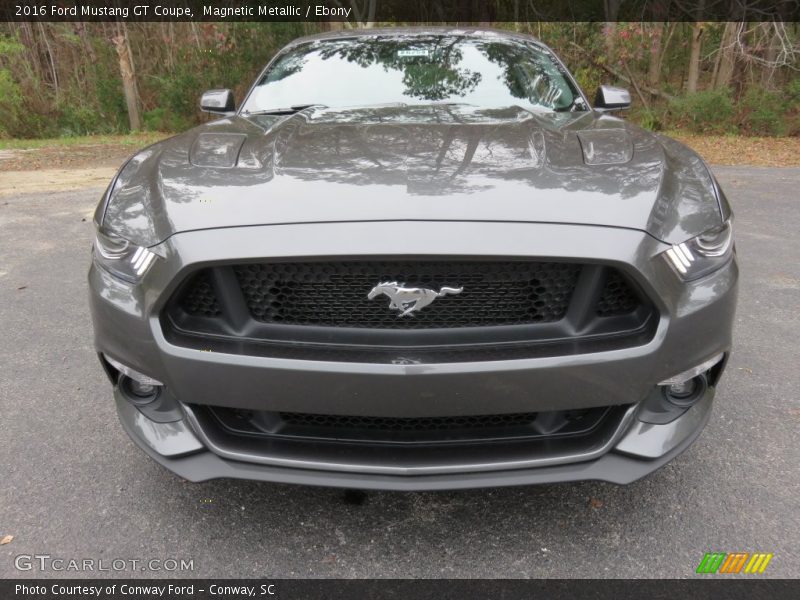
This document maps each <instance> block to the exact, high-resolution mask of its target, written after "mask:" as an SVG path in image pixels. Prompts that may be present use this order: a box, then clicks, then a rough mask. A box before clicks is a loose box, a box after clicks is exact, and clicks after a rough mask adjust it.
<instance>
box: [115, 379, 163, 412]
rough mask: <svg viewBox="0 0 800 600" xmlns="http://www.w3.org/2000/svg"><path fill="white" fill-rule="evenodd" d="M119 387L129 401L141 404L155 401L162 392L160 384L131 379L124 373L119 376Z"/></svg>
mask: <svg viewBox="0 0 800 600" xmlns="http://www.w3.org/2000/svg"><path fill="white" fill-rule="evenodd" d="M119 387H120V389H121V390H122V393H123V395H124V396H125V398H127V399H128V401H129V402H131V403H132V404H136V405H139V406H141V405H144V404H150V403H151V402H155V400H156V399H157V398H158V396H159V394H160V393H161V386H160V385H151V384H149V383H142V382H140V381H136V380H135V379H131V378H130V377H128V376H127V375H123V376H122V377H120V378H119Z"/></svg>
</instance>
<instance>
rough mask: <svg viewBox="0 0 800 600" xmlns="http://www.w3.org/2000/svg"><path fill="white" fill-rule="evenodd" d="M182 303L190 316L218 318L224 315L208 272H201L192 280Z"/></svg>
mask: <svg viewBox="0 0 800 600" xmlns="http://www.w3.org/2000/svg"><path fill="white" fill-rule="evenodd" d="M181 303H182V306H183V309H184V310H185V311H186V312H187V313H188V314H190V315H196V316H200V317H218V316H219V315H221V314H222V311H221V310H220V308H219V302H218V301H217V295H216V293H215V291H214V287H213V284H212V283H211V279H210V277H209V273H208V271H200V272H199V273H198V274H197V275H195V276H194V277H193V278H192V280H191V281H190V282H189V285H188V286H187V288H186V293H185V294H184V295H183V297H182V300H181Z"/></svg>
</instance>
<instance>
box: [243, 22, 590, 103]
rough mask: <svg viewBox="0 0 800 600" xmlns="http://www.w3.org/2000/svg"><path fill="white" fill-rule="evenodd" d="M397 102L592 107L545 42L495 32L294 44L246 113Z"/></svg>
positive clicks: (266, 77) (251, 98) (255, 93)
mask: <svg viewBox="0 0 800 600" xmlns="http://www.w3.org/2000/svg"><path fill="white" fill-rule="evenodd" d="M397 103H402V104H431V103H459V104H461V103H463V104H471V105H475V106H479V107H488V108H495V107H507V106H521V107H523V108H525V109H528V110H533V111H548V112H550V111H568V110H587V109H588V107H587V106H586V105H585V103H584V101H583V98H582V97H581V95H580V93H579V92H578V90H577V89H576V87H575V86H574V85H573V83H572V81H571V80H570V78H569V77H568V76H567V74H566V73H565V72H564V70H563V67H562V66H561V65H560V64H559V62H558V61H557V60H556V59H555V58H554V57H553V55H552V54H551V53H550V52H549V51H547V50H545V49H544V48H541V47H539V46H538V45H535V44H532V43H526V42H523V41H519V40H513V39H499V38H493V37H485V38H483V37H465V36H458V35H430V36H419V35H414V36H399V35H394V36H374V37H359V38H349V39H332V40H321V41H313V42H309V43H305V44H301V45H299V46H296V47H293V48H292V49H290V50H289V51H287V52H286V53H284V54H282V55H281V56H280V57H278V59H277V60H276V61H275V63H274V64H273V65H272V66H271V67H270V68H269V70H268V71H267V72H266V73H265V74H264V76H263V77H262V78H261V80H260V81H259V82H258V83H257V85H256V87H255V88H254V89H253V91H252V93H251V94H250V96H249V97H248V98H247V100H246V102H245V103H244V105H243V107H242V113H243V114H245V115H247V114H252V113H257V112H262V111H267V112H268V111H277V110H291V109H294V110H298V109H299V108H302V107H306V106H309V105H323V106H326V107H330V108H342V107H348V106H367V105H381V104H397Z"/></svg>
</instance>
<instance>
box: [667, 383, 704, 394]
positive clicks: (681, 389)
mask: <svg viewBox="0 0 800 600" xmlns="http://www.w3.org/2000/svg"><path fill="white" fill-rule="evenodd" d="M695 389H697V384H696V383H695V381H694V379H690V380H689V381H684V382H683V383H673V384H672V385H671V386H669V387H668V388H667V391H668V392H669V395H670V396H672V397H674V398H688V397H689V396H691V395H692V394H694V391H695Z"/></svg>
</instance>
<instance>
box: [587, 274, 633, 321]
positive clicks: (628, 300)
mask: <svg viewBox="0 0 800 600" xmlns="http://www.w3.org/2000/svg"><path fill="white" fill-rule="evenodd" d="M637 306H639V299H638V298H637V297H636V294H635V293H634V291H633V290H632V289H631V286H630V285H628V283H627V282H626V281H625V280H624V279H623V278H622V275H620V274H619V272H618V271H613V272H612V273H611V274H610V275H609V277H608V279H607V280H606V285H605V286H604V287H603V293H602V295H601V296H600V300H598V301H597V314H598V315H599V316H601V317H608V316H611V315H625V314H628V313H631V312H633V311H634V310H636V307H637Z"/></svg>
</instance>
